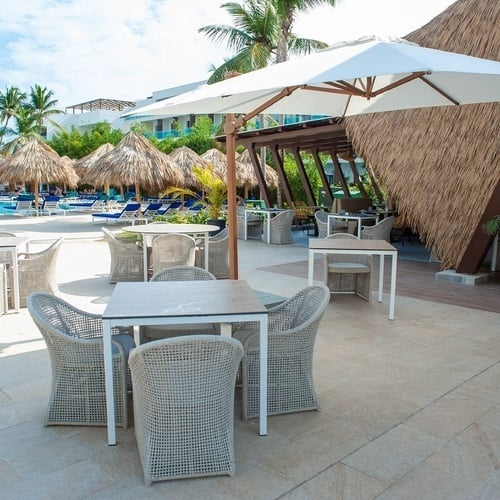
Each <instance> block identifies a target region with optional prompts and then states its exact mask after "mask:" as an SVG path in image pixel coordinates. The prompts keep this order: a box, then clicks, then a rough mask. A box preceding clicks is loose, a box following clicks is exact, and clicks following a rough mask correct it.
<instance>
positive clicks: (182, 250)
mask: <svg viewBox="0 0 500 500" xmlns="http://www.w3.org/2000/svg"><path fill="white" fill-rule="evenodd" d="M151 248H152V250H151V261H152V266H153V274H156V273H157V272H158V271H161V270H162V269H166V268H167V267H172V266H194V261H195V251H196V242H195V240H194V238H193V237H191V236H188V235H187V234H176V233H173V234H163V235H161V236H155V237H154V238H153V242H152V244H151Z"/></svg>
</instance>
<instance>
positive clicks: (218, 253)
mask: <svg viewBox="0 0 500 500" xmlns="http://www.w3.org/2000/svg"><path fill="white" fill-rule="evenodd" d="M228 241H229V233H228V230H227V228H224V229H223V230H222V231H219V232H218V233H217V234H216V235H215V236H212V237H211V238H209V239H208V270H209V271H210V272H211V273H212V274H213V275H214V276H215V277H216V278H217V279H224V278H229V264H228ZM195 265H196V266H198V267H203V268H204V267H205V240H204V239H202V240H199V241H198V248H197V250H196V259H195Z"/></svg>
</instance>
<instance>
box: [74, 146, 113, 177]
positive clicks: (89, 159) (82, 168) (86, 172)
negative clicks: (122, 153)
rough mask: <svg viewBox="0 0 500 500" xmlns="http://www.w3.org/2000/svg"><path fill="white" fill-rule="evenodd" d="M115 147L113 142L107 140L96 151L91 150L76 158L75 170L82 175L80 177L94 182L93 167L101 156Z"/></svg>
mask: <svg viewBox="0 0 500 500" xmlns="http://www.w3.org/2000/svg"><path fill="white" fill-rule="evenodd" d="M113 148H114V146H113V144H111V143H109V142H106V143H104V144H101V145H100V146H99V147H98V148H96V149H94V151H92V152H90V153H89V154H88V155H85V156H83V157H82V158H79V159H78V160H75V161H74V166H75V171H76V173H77V174H78V175H79V176H80V179H81V180H83V181H86V182H89V183H92V182H93V180H92V178H91V173H92V167H93V166H94V165H95V163H96V162H97V161H98V160H99V159H100V158H101V157H103V156H104V155H105V154H108V153H109V152H110V151H111V150H112V149H113Z"/></svg>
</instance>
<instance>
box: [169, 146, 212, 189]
mask: <svg viewBox="0 0 500 500" xmlns="http://www.w3.org/2000/svg"><path fill="white" fill-rule="evenodd" d="M168 156H170V159H171V160H172V161H173V162H174V163H175V164H176V165H177V166H178V167H179V168H180V169H181V171H182V173H183V175H184V184H185V185H186V186H192V187H196V188H202V187H203V186H201V184H200V181H199V180H198V179H197V178H196V177H195V176H194V175H193V167H203V168H205V167H207V166H208V162H207V161H206V160H205V159H204V158H202V157H201V156H200V155H199V154H198V153H197V152H196V151H193V150H192V149H191V148H188V147H187V146H181V147H179V148H176V149H174V150H172V151H171V152H170V153H169V155H168Z"/></svg>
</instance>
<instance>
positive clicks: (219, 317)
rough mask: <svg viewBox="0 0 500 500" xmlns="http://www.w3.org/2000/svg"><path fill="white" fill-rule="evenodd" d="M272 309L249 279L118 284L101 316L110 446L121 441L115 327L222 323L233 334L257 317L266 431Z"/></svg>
mask: <svg viewBox="0 0 500 500" xmlns="http://www.w3.org/2000/svg"><path fill="white" fill-rule="evenodd" d="M267 316H268V311H267V309H266V307H265V306H264V305H263V304H262V302H261V301H260V300H259V299H258V297H257V295H256V294H255V293H254V292H253V290H252V289H251V288H250V286H249V285H248V283H247V282H246V281H242V280H239V281H238V280H208V281H182V282H173V281H160V282H142V281H141V282H120V283H117V285H116V287H115V289H114V291H113V294H112V295H111V297H110V299H109V303H108V305H107V307H106V309H105V311H104V313H103V315H102V319H103V343H104V371H105V383H106V405H107V421H108V426H107V429H108V444H109V445H114V444H116V428H115V425H114V422H115V405H114V392H113V366H112V344H111V329H112V327H115V326H134V327H138V326H142V325H165V324H172V325H179V324H194V323H207V322H209V323H220V324H221V334H222V335H226V336H231V323H233V322H241V321H256V322H257V323H258V324H259V330H260V374H259V377H260V387H259V390H260V412H259V431H258V432H259V434H260V435H261V436H265V435H266V434H267Z"/></svg>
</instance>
